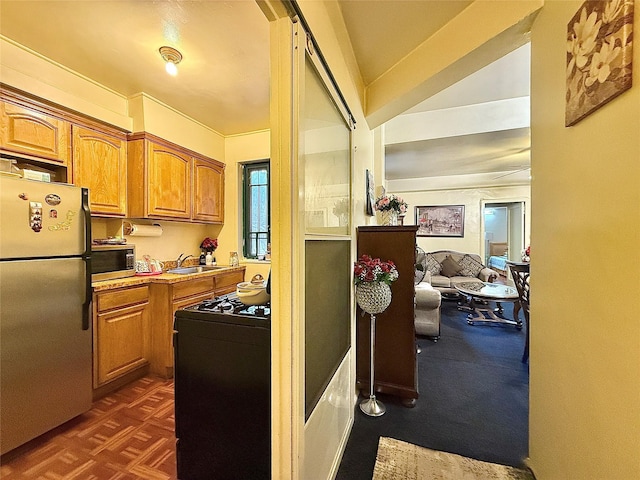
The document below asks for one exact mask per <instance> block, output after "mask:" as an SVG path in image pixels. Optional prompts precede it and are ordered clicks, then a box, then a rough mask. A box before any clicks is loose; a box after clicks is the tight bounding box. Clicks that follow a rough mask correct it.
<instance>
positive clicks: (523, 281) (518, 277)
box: [507, 262, 530, 363]
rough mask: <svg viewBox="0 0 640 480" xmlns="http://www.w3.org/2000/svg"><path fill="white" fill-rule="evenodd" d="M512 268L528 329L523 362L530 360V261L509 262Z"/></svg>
mask: <svg viewBox="0 0 640 480" xmlns="http://www.w3.org/2000/svg"><path fill="white" fill-rule="evenodd" d="M507 263H508V265H509V269H510V270H511V276H512V277H513V281H514V283H515V285H516V289H517V290H518V296H519V297H520V298H519V301H520V306H521V307H522V311H523V313H524V323H525V328H526V329H527V330H526V335H527V336H526V340H525V343H524V353H523V354H522V362H523V363H524V362H526V361H527V360H529V299H530V289H529V263H528V262H507Z"/></svg>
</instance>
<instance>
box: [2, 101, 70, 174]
mask: <svg viewBox="0 0 640 480" xmlns="http://www.w3.org/2000/svg"><path fill="white" fill-rule="evenodd" d="M0 117H1V118H0V130H1V134H0V148H2V150H5V151H8V152H13V153H20V154H26V155H30V156H34V157H38V158H42V159H45V160H48V161H52V162H55V163H58V164H61V165H67V164H68V163H69V156H70V146H71V141H70V140H71V124H70V123H69V122H67V121H65V120H62V119H60V118H56V117H53V116H51V115H48V114H46V113H44V112H41V111H39V110H37V109H32V108H27V107H24V106H19V105H14V104H13V103H10V102H5V101H2V102H0Z"/></svg>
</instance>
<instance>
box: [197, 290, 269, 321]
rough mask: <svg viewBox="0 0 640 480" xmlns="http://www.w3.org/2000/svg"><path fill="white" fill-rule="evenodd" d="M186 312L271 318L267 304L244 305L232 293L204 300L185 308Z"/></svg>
mask: <svg viewBox="0 0 640 480" xmlns="http://www.w3.org/2000/svg"><path fill="white" fill-rule="evenodd" d="M186 310H190V311H198V312H204V313H222V314H225V315H239V316H246V317H255V318H270V317H271V307H270V306H269V304H268V303H267V304H265V305H245V304H244V303H242V302H241V301H240V300H239V299H238V297H237V295H235V294H233V293H231V294H229V295H224V296H222V297H217V298H214V299H212V300H204V301H203V302H201V303H199V304H198V305H194V306H192V307H188V308H186Z"/></svg>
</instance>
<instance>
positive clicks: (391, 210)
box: [375, 194, 409, 225]
mask: <svg viewBox="0 0 640 480" xmlns="http://www.w3.org/2000/svg"><path fill="white" fill-rule="evenodd" d="M408 207H409V205H408V204H407V202H405V201H404V200H403V199H402V198H401V197H399V196H397V195H393V194H391V195H382V196H380V197H378V198H377V199H376V203H375V209H376V210H377V211H378V212H381V214H382V224H383V225H397V224H398V216H399V215H404V214H405V213H407V208H408Z"/></svg>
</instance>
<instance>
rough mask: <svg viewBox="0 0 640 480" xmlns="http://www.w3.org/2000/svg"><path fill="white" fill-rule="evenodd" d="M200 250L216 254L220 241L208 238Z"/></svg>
mask: <svg viewBox="0 0 640 480" xmlns="http://www.w3.org/2000/svg"><path fill="white" fill-rule="evenodd" d="M200 248H201V249H202V250H206V251H207V252H215V251H216V248H218V239H217V238H209V237H207V238H205V239H204V240H203V241H202V243H201V244H200Z"/></svg>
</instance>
